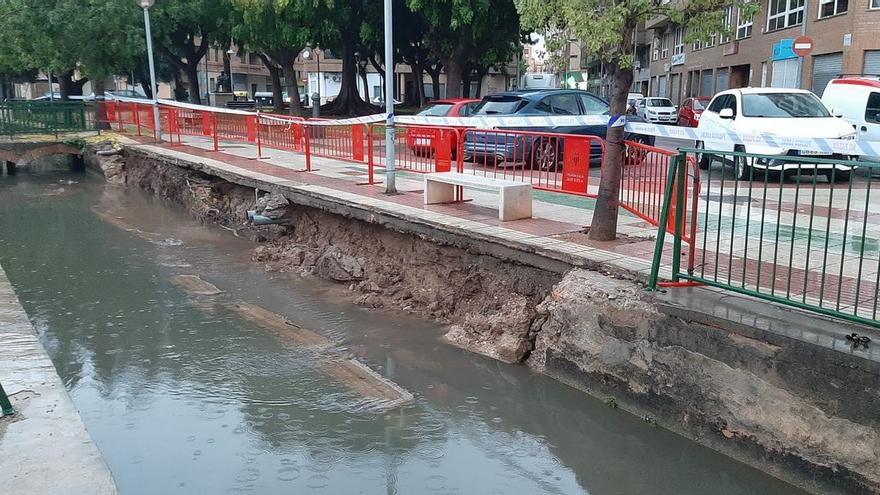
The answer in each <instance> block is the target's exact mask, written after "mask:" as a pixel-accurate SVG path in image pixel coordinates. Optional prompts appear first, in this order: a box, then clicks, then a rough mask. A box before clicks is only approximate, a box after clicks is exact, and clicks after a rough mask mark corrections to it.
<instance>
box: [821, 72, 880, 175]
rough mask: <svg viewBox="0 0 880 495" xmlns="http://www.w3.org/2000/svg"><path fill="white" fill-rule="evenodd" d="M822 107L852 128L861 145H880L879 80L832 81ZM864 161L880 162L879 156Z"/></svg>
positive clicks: (850, 78)
mask: <svg viewBox="0 0 880 495" xmlns="http://www.w3.org/2000/svg"><path fill="white" fill-rule="evenodd" d="M822 103H824V104H825V106H826V107H828V108H830V109H831V112H832V113H834V114H835V115H841V116H842V117H843V118H844V119H845V120H846V121H847V122H848V123H850V124H852V126H853V128H854V129H855V130H856V132H857V133H858V139H859V140H860V141H878V142H880V78H877V77H843V78H840V79H832V80H831V82H829V83H828V86H826V87H825V93H823V94H822ZM863 158H864V159H868V160H872V161H880V156H870V157H863Z"/></svg>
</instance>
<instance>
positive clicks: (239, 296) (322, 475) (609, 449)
mask: <svg viewBox="0 0 880 495" xmlns="http://www.w3.org/2000/svg"><path fill="white" fill-rule="evenodd" d="M108 214H109V215H111V216H112V217H113V218H117V219H121V220H120V222H117V223H116V224H114V222H108V221H106V218H108V217H107V215H108ZM102 217H103V218H104V219H102ZM125 225H128V226H129V227H134V229H132V228H128V229H126V228H125ZM252 249H253V245H252V244H251V243H249V242H246V241H244V240H241V239H238V238H236V237H235V235H234V234H233V233H232V232H229V231H226V230H223V229H220V228H217V227H210V228H209V227H203V226H201V225H199V224H198V223H196V222H194V221H193V220H192V219H191V218H190V217H189V216H188V214H187V213H186V212H183V211H180V210H179V209H176V208H174V207H171V206H169V205H167V204H163V203H162V201H161V200H158V199H155V198H153V197H148V196H145V195H143V194H140V193H139V192H137V191H132V190H123V189H120V188H118V187H113V186H109V185H105V184H104V183H103V181H102V180H101V179H100V178H98V177H96V176H93V175H89V174H83V173H79V174H73V173H70V172H66V171H64V170H63V169H54V168H51V167H48V168H44V169H36V170H28V169H27V168H25V169H24V170H22V171H21V172H20V173H19V175H17V176H14V177H0V264H2V266H3V268H4V269H5V270H6V272H7V274H8V277H9V279H10V280H11V282H12V284H13V286H14V287H15V289H16V291H17V293H18V296H19V297H20V299H21V301H22V304H23V305H24V307H25V309H26V310H27V313H28V315H29V316H30V318H31V320H32V321H33V322H34V324H35V326H36V328H37V330H38V332H39V334H40V338H41V340H42V342H43V343H44V345H45V346H46V348H47V350H48V352H49V354H50V356H51V357H52V360H53V362H54V363H55V367H56V368H57V369H58V372H59V373H60V375H61V378H62V380H63V381H64V383H65V384H66V386H67V388H68V390H69V391H70V394H71V396H72V397H73V401H74V403H75V404H76V406H77V408H78V409H79V411H80V412H81V414H82V418H83V421H84V422H85V424H86V427H87V428H88V430H89V432H90V433H91V435H92V437H93V438H94V440H95V442H96V443H97V445H98V447H99V448H100V450H101V452H102V453H103V454H104V456H105V458H106V460H107V463H108V464H109V466H110V469H111V470H112V472H113V475H114V477H115V479H116V481H117V483H118V486H119V491H120V493H121V494H122V495H134V494H151V495H153V494H171V493H181V494H183V493H185V494H226V493H228V494H238V493H254V494H281V493H291V494H293V493H332V494H346V495H347V494H393V493H400V494H421V493H455V494H501V493H509V494H545V493H546V494H575V493H589V494H595V495H610V494H621V495H631V494H675V495H691V494H707V495H710V494H711V495H725V494H774V495H785V494H800V493H803V492H801V491H799V490H797V489H795V488H793V487H791V486H789V485H787V484H784V483H782V482H780V481H778V480H776V479H775V478H772V477H770V476H768V475H766V474H764V473H761V472H760V471H757V470H755V469H752V468H750V467H748V466H745V465H743V464H741V463H738V462H735V461H733V460H731V459H729V458H726V457H724V456H722V455H719V454H717V453H715V452H713V451H711V450H708V449H705V448H703V447H700V446H698V445H696V444H694V443H692V442H689V441H687V440H685V439H683V438H681V437H678V436H676V435H674V434H672V433H670V432H668V431H665V430H663V429H662V428H655V427H652V426H651V425H650V424H648V423H646V422H645V421H642V420H641V419H639V418H636V417H633V416H631V415H629V414H626V413H624V412H622V411H620V410H615V409H612V408H610V407H609V406H607V405H605V404H604V403H603V402H602V401H600V400H596V399H593V398H591V397H588V396H586V395H585V394H583V393H581V392H579V391H576V390H573V389H570V388H568V387H566V386H564V385H561V384H559V383H557V382H555V381H553V380H551V379H548V378H546V377H543V376H540V375H537V374H534V373H532V372H530V371H529V370H528V369H526V368H525V367H523V366H509V365H503V364H500V363H497V362H495V361H492V360H490V359H486V358H483V357H480V356H477V355H473V354H470V353H467V352H465V351H462V350H459V349H456V348H453V347H450V346H448V345H446V344H444V343H443V342H442V340H441V339H440V337H441V335H442V334H443V331H444V329H443V328H441V327H439V326H437V325H434V324H431V323H426V322H424V321H421V320H418V319H414V318H411V317H407V316H402V315H398V314H390V313H383V312H375V311H367V310H364V309H361V308H358V307H356V306H353V305H351V304H347V303H345V302H344V301H343V299H342V298H341V297H339V292H338V289H336V288H335V287H333V286H329V285H325V284H323V283H322V282H318V281H315V280H302V279H297V278H292V277H289V276H287V275H284V274H276V273H267V272H265V271H264V270H263V269H262V267H261V266H259V265H258V264H256V263H253V262H251V261H250V259H249V257H250V252H251V250H252ZM180 274H194V275H198V276H200V277H202V278H203V279H205V280H207V281H209V282H211V283H213V284H215V285H216V286H217V287H219V288H220V289H221V290H223V291H224V293H223V294H221V295H219V296H216V298H214V299H210V300H206V299H205V298H197V297H192V296H189V295H188V294H186V293H185V292H182V291H181V290H180V289H178V288H176V287H175V286H174V285H172V284H171V282H170V279H171V277H173V276H175V275H180ZM218 298H219V299H218ZM217 300H220V301H243V302H248V303H253V304H258V305H260V306H262V307H264V308H267V309H269V310H271V311H273V312H277V313H279V314H283V315H284V316H286V317H287V318H288V319H289V320H290V321H292V322H294V323H296V324H298V325H301V326H303V327H306V328H309V329H312V330H314V331H315V332H317V333H319V334H321V335H323V336H325V337H327V338H328V339H330V340H332V341H334V342H337V343H338V348H337V349H335V350H334V351H333V352H336V353H345V354H346V355H353V356H356V357H358V358H359V359H360V360H361V361H362V362H364V363H365V364H367V365H369V366H370V367H371V368H372V369H374V370H376V371H378V372H379V373H381V374H382V375H384V376H385V377H387V378H389V379H390V380H393V381H394V382H396V383H397V384H399V385H400V386H402V387H404V388H405V389H407V390H409V391H410V392H412V393H413V394H414V395H415V398H416V400H415V403H414V404H413V405H410V406H406V407H403V408H398V409H396V410H392V411H390V412H388V411H381V412H377V411H376V410H375V409H374V408H371V407H368V406H369V405H368V404H365V402H364V400H363V399H362V398H361V397H358V396H357V395H355V394H353V393H352V392H351V391H350V389H348V388H346V387H345V386H343V385H342V384H340V383H338V382H336V381H335V380H334V379H333V378H332V377H331V376H328V375H327V374H326V373H325V372H324V370H323V369H322V359H321V356H319V355H317V354H316V353H315V351H314V350H309V349H304V348H303V347H302V346H300V345H297V344H296V343H295V342H293V341H291V340H290V339H286V338H285V336H284V335H283V334H279V333H277V332H276V333H273V332H267V331H266V330H264V329H263V328H261V327H258V326H254V325H253V324H251V323H248V322H246V321H244V320H242V319H241V318H240V317H239V316H237V315H236V314H234V313H231V312H228V311H227V310H225V309H223V307H222V306H221V305H218V304H216V302H217Z"/></svg>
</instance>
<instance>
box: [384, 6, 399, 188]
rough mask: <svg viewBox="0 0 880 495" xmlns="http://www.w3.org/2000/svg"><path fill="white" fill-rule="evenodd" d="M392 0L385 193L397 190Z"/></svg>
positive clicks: (388, 15) (387, 63)
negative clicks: (395, 178) (395, 172)
mask: <svg viewBox="0 0 880 495" xmlns="http://www.w3.org/2000/svg"><path fill="white" fill-rule="evenodd" d="M391 26H392V25H391V0H385V113H386V114H387V117H386V121H385V157H386V158H385V193H386V194H394V193H396V192H397V185H396V184H395V182H394V177H395V174H394V46H393V44H392V38H391V34H392V32H391Z"/></svg>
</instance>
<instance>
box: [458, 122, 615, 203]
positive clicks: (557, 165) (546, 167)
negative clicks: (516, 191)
mask: <svg viewBox="0 0 880 495" xmlns="http://www.w3.org/2000/svg"><path fill="white" fill-rule="evenodd" d="M604 158H605V142H604V141H603V140H602V139H601V138H598V137H596V136H582V135H575V134H556V133H549V132H535V131H522V130H504V129H492V130H484V129H480V130H477V129H467V130H465V131H464V132H463V134H462V139H461V142H460V144H459V147H458V163H457V168H458V171H459V172H462V173H469V174H474V175H482V176H484V177H493V178H497V179H505V180H512V181H518V182H528V183H530V184H532V187H534V188H535V189H541V190H546V191H554V192H562V193H566V194H574V195H578V196H588V197H595V196H596V193H595V192H591V191H590V187H591V186H592V185H595V186H598V180H599V178H598V177H595V178H593V177H591V176H590V165H591V164H594V165H595V166H596V167H600V166H601V164H602V162H603V161H604ZM591 182H595V184H591Z"/></svg>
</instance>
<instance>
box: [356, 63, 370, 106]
mask: <svg viewBox="0 0 880 495" xmlns="http://www.w3.org/2000/svg"><path fill="white" fill-rule="evenodd" d="M358 73H359V74H360V76H361V84H363V85H364V99H365V100H367V101H370V83H369V81H368V80H367V68H366V67H365V66H363V65H360V64H358Z"/></svg>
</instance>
